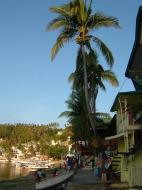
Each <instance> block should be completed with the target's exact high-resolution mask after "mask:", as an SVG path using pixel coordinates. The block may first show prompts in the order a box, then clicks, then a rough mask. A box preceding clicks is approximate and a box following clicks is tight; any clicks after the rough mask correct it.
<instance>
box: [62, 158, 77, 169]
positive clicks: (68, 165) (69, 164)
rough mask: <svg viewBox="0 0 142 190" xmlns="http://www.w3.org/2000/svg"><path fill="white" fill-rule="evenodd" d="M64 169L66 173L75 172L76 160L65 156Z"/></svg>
mask: <svg viewBox="0 0 142 190" xmlns="http://www.w3.org/2000/svg"><path fill="white" fill-rule="evenodd" d="M64 168H65V170H67V171H71V170H76V169H77V168H78V160H77V159H76V158H75V157H69V156H67V157H66V159H65V162H64Z"/></svg>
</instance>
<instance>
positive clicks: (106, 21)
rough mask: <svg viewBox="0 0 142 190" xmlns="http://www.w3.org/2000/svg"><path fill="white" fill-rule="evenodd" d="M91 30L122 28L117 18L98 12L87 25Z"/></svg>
mask: <svg viewBox="0 0 142 190" xmlns="http://www.w3.org/2000/svg"><path fill="white" fill-rule="evenodd" d="M87 26H88V27H89V28H90V29H97V28H101V27H115V28H120V26H119V21H118V19H117V18H115V17H112V16H106V15H104V14H103V13H100V12H96V13H95V14H94V15H92V16H91V17H90V19H89V21H88V25H87Z"/></svg>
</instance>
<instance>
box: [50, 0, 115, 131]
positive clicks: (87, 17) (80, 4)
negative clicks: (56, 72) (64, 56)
mask: <svg viewBox="0 0 142 190" xmlns="http://www.w3.org/2000/svg"><path fill="white" fill-rule="evenodd" d="M50 10H51V11H52V12H53V13H56V14H57V15H58V16H57V18H55V19H53V20H52V21H51V22H50V23H49V24H48V29H49V30H55V29H61V30H60V34H59V36H58V37H57V40H56V43H55V45H54V46H53V48H52V51H51V58H52V60H53V59H54V57H55V56H56V54H57V53H58V51H59V49H60V48H61V47H63V46H64V44H65V43H66V42H69V41H70V40H72V39H74V40H75V41H76V43H77V44H78V45H79V46H80V49H81V53H82V58H83V63H82V64H83V72H84V92H85V100H86V107H87V112H88V116H89V121H90V124H91V127H92V129H93V130H94V133H95V123H94V120H93V119H92V117H91V115H92V113H91V108H90V100H89V94H88V77H87V69H86V65H87V62H86V56H85V51H86V50H88V49H89V48H90V47H91V45H92V44H91V42H95V43H96V45H97V46H98V48H99V50H100V51H101V52H102V54H103V56H104V58H105V59H106V62H107V63H108V64H109V66H110V67H111V66H112V65H113V63H114V60H113V56H112V53H111V51H110V50H109V48H108V47H107V46H106V45H105V43H104V42H102V40H101V39H99V38H98V37H96V36H94V33H93V31H94V30H95V29H98V28H101V27H119V23H118V20H117V19H116V18H114V17H111V16H106V15H104V14H102V13H99V12H96V13H93V12H92V0H91V1H90V3H89V5H87V3H86V1H84V0H71V1H70V2H69V3H67V4H65V5H62V6H56V7H51V8H50Z"/></svg>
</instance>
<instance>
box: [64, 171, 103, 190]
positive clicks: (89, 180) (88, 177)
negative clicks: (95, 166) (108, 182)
mask: <svg viewBox="0 0 142 190" xmlns="http://www.w3.org/2000/svg"><path fill="white" fill-rule="evenodd" d="M66 190H104V186H103V184H102V183H101V181H100V179H99V178H98V177H96V176H95V175H94V172H93V170H92V169H91V168H82V169H80V170H78V171H77V173H76V174H75V175H74V176H73V178H72V180H71V181H70V182H69V183H68V185H67V188H66Z"/></svg>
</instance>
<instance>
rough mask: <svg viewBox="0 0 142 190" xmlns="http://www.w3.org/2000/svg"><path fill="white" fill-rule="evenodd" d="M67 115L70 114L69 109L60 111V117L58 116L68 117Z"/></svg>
mask: <svg viewBox="0 0 142 190" xmlns="http://www.w3.org/2000/svg"><path fill="white" fill-rule="evenodd" d="M69 115H70V111H64V112H62V113H61V114H60V115H59V116H58V117H59V118H60V117H69Z"/></svg>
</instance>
